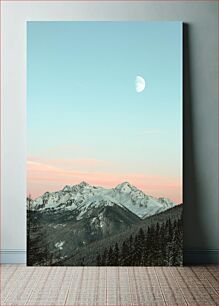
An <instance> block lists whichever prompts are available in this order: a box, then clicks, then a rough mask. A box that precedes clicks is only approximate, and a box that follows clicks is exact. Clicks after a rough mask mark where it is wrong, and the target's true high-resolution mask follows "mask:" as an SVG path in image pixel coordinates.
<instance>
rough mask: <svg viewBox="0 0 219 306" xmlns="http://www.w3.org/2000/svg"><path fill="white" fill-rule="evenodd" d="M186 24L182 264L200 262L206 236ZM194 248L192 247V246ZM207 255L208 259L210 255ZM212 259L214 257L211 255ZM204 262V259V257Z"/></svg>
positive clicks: (186, 26)
mask: <svg viewBox="0 0 219 306" xmlns="http://www.w3.org/2000/svg"><path fill="white" fill-rule="evenodd" d="M189 30H190V29H189V25H188V24H183V203H184V205H183V223H184V264H190V263H193V264H194V257H195V258H196V260H195V261H196V262H197V264H201V263H202V258H201V257H202V256H206V254H204V253H205V251H203V250H200V252H199V251H197V248H196V251H193V248H192V246H193V245H194V242H195V241H196V240H197V238H198V240H199V241H200V240H201V241H204V240H205V239H208V235H207V233H206V232H205V230H204V227H203V226H202V221H201V210H200V205H199V203H200V202H201V199H200V195H199V191H198V175H197V165H196V158H195V156H196V152H195V145H194V109H193V103H192V101H193V97H192V91H191V88H192V86H191V82H192V80H191V71H190V35H189ZM194 247H195V246H194ZM207 256H211V254H210V253H208V254H207ZM212 256H214V254H212ZM205 261H206V257H205Z"/></svg>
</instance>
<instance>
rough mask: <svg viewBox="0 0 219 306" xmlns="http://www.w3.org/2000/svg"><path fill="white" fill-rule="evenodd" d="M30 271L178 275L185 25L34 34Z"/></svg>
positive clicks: (74, 24) (58, 27)
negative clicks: (140, 269)
mask: <svg viewBox="0 0 219 306" xmlns="http://www.w3.org/2000/svg"><path fill="white" fill-rule="evenodd" d="M27 137H28V147H27V155H28V160H27V197H26V209H27V265H28V266H181V265H182V264H183V252H182V251H183V220H182V216H183V200H182V23H181V22H110V21H89V22H88V21H86V22H85V21H67V22H62V21H56V22H52V21H49V22H41V21H40V22H39V21H31V22H27Z"/></svg>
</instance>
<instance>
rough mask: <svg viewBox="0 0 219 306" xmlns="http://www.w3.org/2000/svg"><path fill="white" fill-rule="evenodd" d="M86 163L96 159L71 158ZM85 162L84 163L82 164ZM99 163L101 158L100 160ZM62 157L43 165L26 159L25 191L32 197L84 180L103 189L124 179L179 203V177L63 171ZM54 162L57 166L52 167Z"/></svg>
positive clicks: (151, 193) (155, 194) (90, 163)
mask: <svg viewBox="0 0 219 306" xmlns="http://www.w3.org/2000/svg"><path fill="white" fill-rule="evenodd" d="M78 161H80V162H79V163H82V164H83V163H84V162H85V161H86V162H87V164H88V165H96V164H98V161H96V160H89V159H88V160H72V161H66V162H67V163H68V162H70V163H71V164H72V165H73V164H74V162H78ZM86 162H85V163H86ZM100 162H101V161H100ZM61 163H63V161H62V160H57V161H56V163H54V164H52V165H51V164H47V163H43V162H37V161H28V163H27V165H28V167H27V168H28V173H27V178H28V193H30V194H31V196H32V197H33V198H35V197H37V196H39V195H41V194H43V193H44V192H46V191H55V190H59V189H61V188H63V187H64V185H74V184H78V183H80V182H81V181H86V182H87V183H89V184H91V185H99V186H103V187H106V188H112V187H115V186H116V185H118V184H120V183H121V182H124V181H128V182H130V183H131V184H132V185H134V186H136V187H137V188H139V189H141V190H142V191H144V192H145V193H146V194H150V195H153V196H156V197H168V198H170V199H171V200H173V201H175V202H176V203H180V202H182V191H181V189H182V187H181V180H180V179H179V178H171V177H164V176H152V175H149V176H147V175H145V174H142V173H116V172H115V173H114V172H103V171H78V170H66V169H65V168H64V169H63V167H60V164H61ZM55 164H57V166H55Z"/></svg>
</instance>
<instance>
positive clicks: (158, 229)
mask: <svg viewBox="0 0 219 306" xmlns="http://www.w3.org/2000/svg"><path fill="white" fill-rule="evenodd" d="M182 227H183V225H182V218H181V219H179V220H176V221H174V222H173V223H172V222H171V220H170V219H168V220H167V221H166V222H164V223H162V224H161V225H160V224H159V223H157V224H156V225H151V226H150V227H148V229H147V230H143V229H142V228H140V229H139V231H138V233H137V234H136V235H134V236H133V235H130V237H129V238H128V239H125V240H124V241H123V242H122V243H120V247H119V245H118V243H117V242H116V243H115V244H114V245H113V246H110V247H108V248H105V249H104V250H103V252H102V253H101V254H98V255H97V257H96V265H97V266H179V265H182V258H183V255H182V249H183V245H182V243H183V228H182Z"/></svg>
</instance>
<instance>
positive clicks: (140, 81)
mask: <svg viewBox="0 0 219 306" xmlns="http://www.w3.org/2000/svg"><path fill="white" fill-rule="evenodd" d="M144 89H145V80H144V78H143V77H141V76H140V75H137V77H136V79H135V90H136V92H138V93H139V92H142V91H143V90H144Z"/></svg>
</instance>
